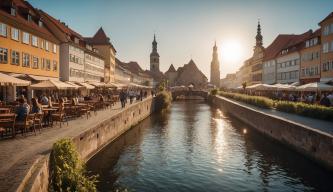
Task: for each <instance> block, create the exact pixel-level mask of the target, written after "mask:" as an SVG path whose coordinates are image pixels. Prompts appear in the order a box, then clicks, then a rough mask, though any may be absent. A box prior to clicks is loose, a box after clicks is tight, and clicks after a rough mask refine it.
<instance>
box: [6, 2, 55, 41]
mask: <svg viewBox="0 0 333 192" xmlns="http://www.w3.org/2000/svg"><path fill="white" fill-rule="evenodd" d="M10 2H12V3H13V5H14V6H15V7H16V16H13V15H11V14H10V13H9V12H8V11H9V10H5V8H6V6H8V5H10V4H11V3H10ZM27 13H29V14H31V16H32V20H33V21H28V20H27V15H25V14H27ZM2 19H4V20H6V21H8V22H10V23H9V24H10V25H13V26H14V27H17V28H19V29H23V30H25V31H26V32H29V33H31V34H35V35H36V34H37V35H38V36H41V37H42V38H45V39H47V40H49V41H52V42H55V43H58V39H57V38H56V37H55V36H54V35H53V34H52V33H51V31H49V29H48V28H46V27H45V26H41V27H40V26H39V25H38V20H39V19H41V15H40V14H39V12H38V10H37V9H35V8H34V7H33V6H32V5H30V4H29V3H28V2H27V1H23V0H11V1H2V0H1V1H0V20H2Z"/></svg>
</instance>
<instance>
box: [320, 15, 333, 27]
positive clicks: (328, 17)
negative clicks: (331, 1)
mask: <svg viewBox="0 0 333 192" xmlns="http://www.w3.org/2000/svg"><path fill="white" fill-rule="evenodd" d="M330 18H333V12H331V13H330V14H329V15H327V17H325V19H323V20H322V21H320V22H319V23H318V24H319V25H321V24H322V23H323V22H324V21H326V20H327V19H330Z"/></svg>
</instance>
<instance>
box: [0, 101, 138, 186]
mask: <svg viewBox="0 0 333 192" xmlns="http://www.w3.org/2000/svg"><path fill="white" fill-rule="evenodd" d="M128 103H129V102H128ZM134 103H136V101H134ZM132 105H133V104H132ZM128 106H131V105H129V104H127V105H126V107H128ZM121 111H122V109H121V106H120V103H119V102H117V104H116V105H115V106H113V107H112V108H111V109H110V108H109V109H105V110H101V111H97V114H96V115H95V114H94V113H93V112H92V113H91V114H92V116H91V117H90V118H89V119H86V117H85V116H84V117H83V118H78V119H75V120H71V121H69V123H68V126H67V125H66V123H65V124H63V125H62V127H61V128H60V127H59V125H58V124H55V125H54V126H53V128H46V129H43V130H42V132H41V133H37V135H36V136H35V135H34V133H29V134H28V135H27V136H21V135H18V136H17V137H16V138H14V139H5V140H0V192H2V191H12V190H13V189H14V188H15V187H17V186H18V185H19V184H20V182H21V181H22V180H23V178H24V177H25V175H27V173H29V172H30V171H29V169H30V168H31V166H32V165H33V164H34V163H35V162H37V161H38V160H39V159H40V158H41V157H42V156H43V154H48V153H49V152H50V150H51V148H52V145H53V143H54V142H55V141H57V140H58V139H60V138H70V137H74V136H77V135H78V134H80V133H82V132H84V131H85V130H87V129H89V128H91V127H94V126H96V124H98V123H100V122H102V121H104V120H106V119H109V118H110V117H112V116H113V115H115V114H116V113H119V112H121Z"/></svg>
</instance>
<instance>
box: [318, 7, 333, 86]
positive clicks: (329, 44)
mask: <svg viewBox="0 0 333 192" xmlns="http://www.w3.org/2000/svg"><path fill="white" fill-rule="evenodd" d="M319 25H320V27H321V45H322V48H321V49H322V52H321V77H320V81H322V82H328V81H332V80H333V12H332V13H330V14H329V15H328V16H327V17H326V18H325V19H324V20H322V21H321V22H320V23H319Z"/></svg>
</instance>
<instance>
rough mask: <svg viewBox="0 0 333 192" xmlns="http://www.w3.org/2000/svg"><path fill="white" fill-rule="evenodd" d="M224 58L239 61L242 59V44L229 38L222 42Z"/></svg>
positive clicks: (229, 60)
mask: <svg viewBox="0 0 333 192" xmlns="http://www.w3.org/2000/svg"><path fill="white" fill-rule="evenodd" d="M220 47H221V53H222V60H225V61H228V62H238V61H240V60H241V59H242V54H243V52H242V46H241V44H240V42H239V41H237V40H227V41H224V42H222V44H221V46H220Z"/></svg>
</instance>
